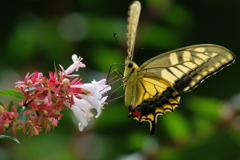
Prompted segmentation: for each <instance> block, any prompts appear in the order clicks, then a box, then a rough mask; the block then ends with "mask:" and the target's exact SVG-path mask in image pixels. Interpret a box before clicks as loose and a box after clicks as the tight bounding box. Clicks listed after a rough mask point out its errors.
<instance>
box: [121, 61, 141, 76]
mask: <svg viewBox="0 0 240 160" xmlns="http://www.w3.org/2000/svg"><path fill="white" fill-rule="evenodd" d="M138 68H139V67H138V65H137V64H136V63H135V62H133V61H131V60H126V61H125V71H124V77H131V76H132V77H134V76H133V75H135V76H136V74H137V70H138ZM127 79H128V78H127Z"/></svg>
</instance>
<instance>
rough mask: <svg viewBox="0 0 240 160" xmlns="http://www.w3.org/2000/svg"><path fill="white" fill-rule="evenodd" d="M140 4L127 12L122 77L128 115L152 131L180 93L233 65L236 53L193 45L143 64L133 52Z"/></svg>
mask: <svg viewBox="0 0 240 160" xmlns="http://www.w3.org/2000/svg"><path fill="white" fill-rule="evenodd" d="M140 11H141V4H140V2H138V1H134V2H133V3H132V4H131V5H130V8H129V12H128V15H129V17H128V25H127V34H126V36H127V53H128V55H127V58H126V59H125V70H124V77H123V84H124V95H125V105H126V106H127V107H128V108H129V117H133V118H134V119H136V120H137V121H139V122H142V121H148V122H149V123H150V131H151V133H152V134H153V133H154V131H155V125H156V122H157V117H158V115H163V114H164V113H165V112H166V111H170V112H172V111H173V110H174V109H175V108H176V107H178V106H179V104H180V93H182V92H189V91H191V90H193V89H194V88H196V87H197V86H198V85H199V84H200V83H202V82H203V81H204V80H205V79H206V78H208V77H210V76H212V75H213V74H215V73H217V72H218V71H220V70H221V69H223V68H225V67H226V66H228V65H230V64H232V63H233V62H234V60H235V55H234V54H233V53H232V52H231V51H229V50H228V49H227V48H224V47H222V46H219V45H214V44H199V45H192V46H188V47H184V48H180V49H176V50H173V51H170V52H166V53H163V54H159V55H157V56H155V57H153V58H151V59H149V60H147V61H146V62H145V63H143V64H142V65H141V66H140V67H139V66H138V65H137V64H136V63H135V62H133V55H134V54H133V53H134V45H135V38H136V32H137V26H138V21H139V16H140Z"/></svg>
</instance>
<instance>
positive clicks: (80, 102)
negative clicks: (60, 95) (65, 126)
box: [73, 96, 94, 111]
mask: <svg viewBox="0 0 240 160" xmlns="http://www.w3.org/2000/svg"><path fill="white" fill-rule="evenodd" d="M73 101H74V105H75V106H77V107H78V108H79V109H82V110H84V111H85V110H89V109H91V108H94V107H93V106H92V105H91V104H90V103H89V102H88V101H86V100H85V99H78V98H76V97H75V96H73Z"/></svg>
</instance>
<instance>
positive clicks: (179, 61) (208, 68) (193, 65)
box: [139, 44, 235, 92]
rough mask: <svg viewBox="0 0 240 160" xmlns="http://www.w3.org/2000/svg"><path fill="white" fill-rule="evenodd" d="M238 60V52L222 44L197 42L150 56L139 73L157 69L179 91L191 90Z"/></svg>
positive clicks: (151, 71) (157, 73) (156, 72)
mask: <svg viewBox="0 0 240 160" xmlns="http://www.w3.org/2000/svg"><path fill="white" fill-rule="evenodd" d="M234 60H235V56H234V54H233V53H232V52H231V51H229V50H228V49H226V48H224V47H222V46H218V45H212V44H201V45H193V46H188V47H184V48H180V49H177V50H174V51H171V52H167V53H164V54H160V55H158V56H156V57H153V58H151V59H149V60H148V61H146V62H145V63H144V64H143V65H142V66H141V67H140V68H139V74H142V73H144V72H150V73H154V74H156V75H158V76H159V77H161V78H162V79H165V80H167V81H169V82H170V83H171V85H172V86H173V87H174V89H175V90H177V91H178V92H187V91H191V90H192V89H194V88H195V87H197V86H198V85H199V84H200V83H201V82H202V81H203V80H205V79H206V78H208V77H209V76H211V75H213V74H215V73H217V72H218V71H220V70H221V69H223V68H224V67H226V66H228V65H230V64H232V63H233V62H234Z"/></svg>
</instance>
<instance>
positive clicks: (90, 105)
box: [71, 79, 111, 131]
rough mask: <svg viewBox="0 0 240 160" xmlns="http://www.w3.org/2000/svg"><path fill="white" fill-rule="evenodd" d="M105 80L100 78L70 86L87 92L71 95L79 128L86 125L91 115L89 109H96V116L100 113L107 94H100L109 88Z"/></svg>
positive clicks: (81, 128) (72, 108)
mask: <svg viewBox="0 0 240 160" xmlns="http://www.w3.org/2000/svg"><path fill="white" fill-rule="evenodd" d="M105 82H106V80H105V79H102V80H100V81H99V82H96V81H95V80H93V81H92V83H85V84H83V85H71V88H81V89H83V90H86V91H87V94H78V95H75V96H74V97H73V100H74V105H73V106H72V107H71V110H72V111H73V113H74V115H75V117H76V118H77V119H78V121H79V125H78V126H79V130H80V131H82V130H83V128H84V127H86V126H87V125H88V121H90V118H91V117H93V114H92V113H91V109H96V110H97V115H96V116H95V118H98V117H99V116H100V114H101V113H102V109H103V106H104V105H105V104H106V102H105V101H106V99H107V96H105V97H102V94H103V93H105V92H107V91H108V90H110V89H111V87H110V86H108V85H106V84H105Z"/></svg>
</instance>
